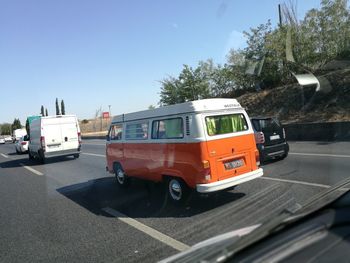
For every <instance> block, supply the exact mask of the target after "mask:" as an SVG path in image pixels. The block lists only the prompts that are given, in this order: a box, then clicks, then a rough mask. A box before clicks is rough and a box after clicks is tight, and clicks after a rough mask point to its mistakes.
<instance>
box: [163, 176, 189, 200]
mask: <svg viewBox="0 0 350 263" xmlns="http://www.w3.org/2000/svg"><path fill="white" fill-rule="evenodd" d="M166 190H167V196H168V198H169V200H170V202H172V203H173V204H183V203H184V202H185V201H187V199H188V197H189V188H188V186H187V185H186V183H185V182H184V181H183V180H182V179H181V178H177V177H168V178H167V180H166Z"/></svg>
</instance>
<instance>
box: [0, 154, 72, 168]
mask: <svg viewBox="0 0 350 263" xmlns="http://www.w3.org/2000/svg"><path fill="white" fill-rule="evenodd" d="M16 155H17V154H16ZM72 160H75V158H73V157H71V156H67V157H52V158H49V159H46V161H45V164H51V163H56V162H68V161H72ZM21 164H22V165H25V166H38V165H39V166H40V165H45V164H42V163H41V162H40V161H39V160H29V158H26V156H25V155H24V156H23V158H21V159H11V160H9V161H5V162H2V163H0V167H1V168H17V167H20V166H22V165H21Z"/></svg>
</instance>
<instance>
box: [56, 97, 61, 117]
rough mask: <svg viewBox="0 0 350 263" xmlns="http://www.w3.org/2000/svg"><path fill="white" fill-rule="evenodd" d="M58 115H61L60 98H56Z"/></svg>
mask: <svg viewBox="0 0 350 263" xmlns="http://www.w3.org/2000/svg"><path fill="white" fill-rule="evenodd" d="M56 115H61V112H60V106H59V105H58V99H57V98H56Z"/></svg>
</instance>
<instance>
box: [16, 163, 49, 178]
mask: <svg viewBox="0 0 350 263" xmlns="http://www.w3.org/2000/svg"><path fill="white" fill-rule="evenodd" d="M19 164H20V165H21V166H22V167H23V168H25V169H27V170H28V171H30V172H32V173H33V174H36V175H44V174H43V173H42V172H39V171H38V170H35V169H33V168H32V167H29V166H27V165H24V164H23V163H19Z"/></svg>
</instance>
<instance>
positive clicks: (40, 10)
mask: <svg viewBox="0 0 350 263" xmlns="http://www.w3.org/2000/svg"><path fill="white" fill-rule="evenodd" d="M282 2H283V1H282V0H281V1H278V0H271V1H267V0H266V1H257V0H256V1H253V0H244V1H241V0H239V1H233V0H231V1H228V0H227V1H223V0H216V1H215V0H213V1H209V0H208V1H203V0H193V1H190V0H176V1H174V0H156V1H142V0H139V1H135V0H125V1H118V0H101V1H97V0H96V1H90V0H74V1H72V0H59V1H57V0H56V1H53V0H52V1H49V0H21V1H19V0H0V90H1V96H0V99H1V101H0V105H1V106H0V123H2V122H12V121H13V119H14V118H20V120H21V121H22V122H24V121H25V119H26V116H28V115H33V114H38V113H39V112H40V107H41V105H44V106H45V107H47V108H48V111H49V114H54V113H55V99H56V97H57V98H58V99H64V101H65V105H66V111H67V113H71V114H77V115H78V117H79V118H80V119H83V118H92V117H93V116H94V114H95V111H96V109H98V108H99V107H100V106H101V107H102V109H103V110H106V111H107V110H108V105H111V111H112V114H113V115H115V114H121V113H125V112H131V111H137V110H143V109H146V108H147V107H148V106H149V105H151V104H153V105H156V104H157V103H158V101H159V91H160V85H159V82H158V81H159V80H161V79H163V78H164V77H166V76H167V75H174V76H176V75H177V74H178V73H179V72H180V70H181V69H182V65H183V64H189V65H191V66H195V65H196V64H197V62H198V61H199V60H205V59H208V58H212V59H213V60H214V62H216V63H223V62H224V61H225V54H226V52H227V51H228V50H229V48H230V47H236V48H238V47H242V46H244V41H243V39H242V36H241V32H243V31H244V30H248V29H249V28H250V27H255V26H257V25H258V24H260V23H265V22H266V21H267V20H268V19H271V21H272V23H273V25H276V23H277V20H278V12H277V5H278V4H279V3H282ZM313 7H319V0H308V1H298V15H299V18H302V17H303V16H304V13H305V11H307V10H309V9H310V8H313Z"/></svg>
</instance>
